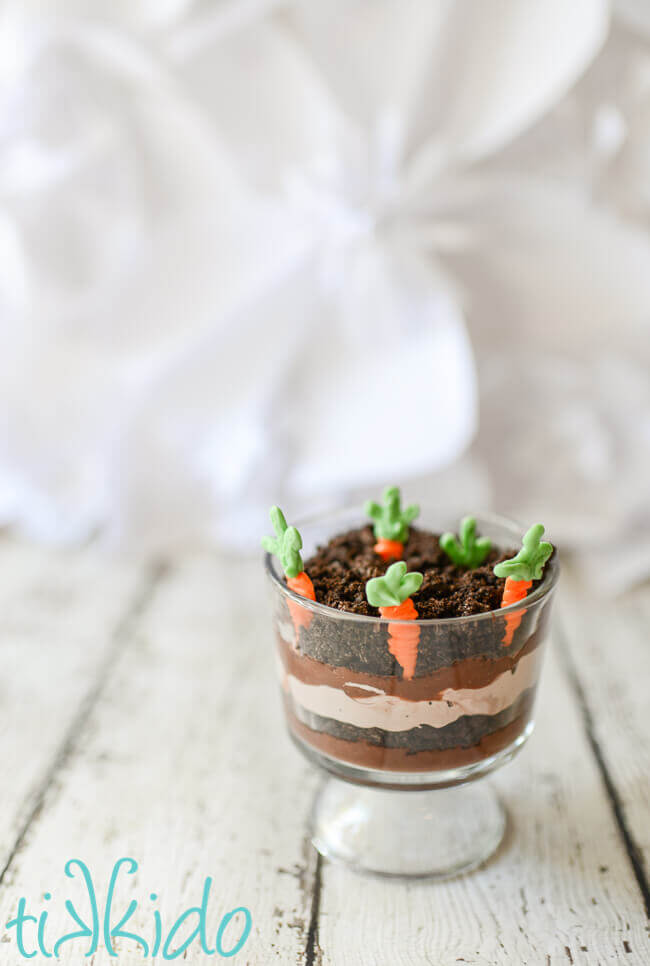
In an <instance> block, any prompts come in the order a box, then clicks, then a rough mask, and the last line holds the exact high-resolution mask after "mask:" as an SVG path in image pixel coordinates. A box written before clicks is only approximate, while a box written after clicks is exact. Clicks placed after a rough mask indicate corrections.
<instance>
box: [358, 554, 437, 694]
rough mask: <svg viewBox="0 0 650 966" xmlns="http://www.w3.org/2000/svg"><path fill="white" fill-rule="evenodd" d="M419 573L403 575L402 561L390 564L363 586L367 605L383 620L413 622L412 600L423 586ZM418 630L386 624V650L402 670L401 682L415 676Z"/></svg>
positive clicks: (414, 616) (406, 625)
mask: <svg viewBox="0 0 650 966" xmlns="http://www.w3.org/2000/svg"><path fill="white" fill-rule="evenodd" d="M423 579H424V578H423V576H422V574H419V573H410V574H407V572H406V564H405V563H404V561H403V560H400V561H398V563H394V564H391V566H390V567H389V568H388V570H387V571H386V573H385V574H384V576H383V577H373V579H372V580H369V581H368V583H367V584H366V597H367V599H368V603H369V604H372V606H373V607H378V608H379V613H380V614H381V616H382V617H387V618H389V619H391V618H392V619H393V620H396V621H397V620H399V621H409V620H416V619H417V616H418V612H417V610H416V608H415V604H414V603H413V601H412V600H411V594H415V593H416V592H417V591H418V590H419V589H420V587H421V586H422V581H423ZM419 642H420V628H419V627H418V626H417V625H416V626H415V627H409V626H408V624H389V625H388V650H389V651H390V653H391V654H392V655H393V657H394V658H395V660H396V661H397V663H398V664H399V665H400V667H401V668H402V671H403V673H404V679H405V680H406V681H410V680H411V678H412V677H413V676H414V675H415V666H416V664H417V660H418V644H419Z"/></svg>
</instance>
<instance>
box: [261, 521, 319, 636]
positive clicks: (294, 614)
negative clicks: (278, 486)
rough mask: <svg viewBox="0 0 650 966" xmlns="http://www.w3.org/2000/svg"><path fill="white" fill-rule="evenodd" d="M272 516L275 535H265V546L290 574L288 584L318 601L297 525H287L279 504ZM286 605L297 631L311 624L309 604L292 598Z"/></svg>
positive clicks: (299, 592) (294, 589) (302, 595)
mask: <svg viewBox="0 0 650 966" xmlns="http://www.w3.org/2000/svg"><path fill="white" fill-rule="evenodd" d="M269 516H270V517H271V523H272V524H273V529H274V530H275V537H262V546H263V547H264V549H265V550H266V551H268V553H273V554H275V556H276V557H277V558H278V560H279V561H280V563H281V565H282V569H283V570H284V572H285V574H286V577H287V587H289V588H290V589H291V590H293V592H294V593H296V594H300V596H301V597H308V598H309V600H316V594H315V593H314V585H313V584H312V582H311V578H310V577H309V575H308V574H306V573H305V571H304V568H303V563H302V557H301V555H300V551H301V550H302V537H301V536H300V534H299V532H298V531H297V530H296V528H295V527H289V526H287V521H286V520H285V518H284V513H283V512H282V510H281V509H280V507H279V506H272V507H271V510H270V513H269ZM287 604H288V606H289V613H290V614H291V619H292V621H293V626H294V627H295V629H296V634H298V633H299V632H300V628H301V627H309V625H310V624H311V619H312V616H313V615H312V613H311V611H309V610H307V608H306V607H301V606H300V604H297V603H296V602H295V601H293V600H289V601H287Z"/></svg>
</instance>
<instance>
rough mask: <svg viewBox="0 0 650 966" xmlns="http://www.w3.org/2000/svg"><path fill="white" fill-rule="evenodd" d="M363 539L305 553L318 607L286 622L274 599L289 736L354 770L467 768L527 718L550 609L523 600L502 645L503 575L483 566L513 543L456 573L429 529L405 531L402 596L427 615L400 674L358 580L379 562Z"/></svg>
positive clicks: (344, 539)
mask: <svg viewBox="0 0 650 966" xmlns="http://www.w3.org/2000/svg"><path fill="white" fill-rule="evenodd" d="M373 544H374V536H373V533H372V530H371V528H370V527H362V528H359V529H357V530H351V531H348V532H347V533H345V534H340V535H338V536H336V537H334V538H333V539H332V540H331V541H330V542H329V543H328V544H327V545H326V546H325V547H321V548H319V550H318V552H317V553H316V554H315V555H314V556H313V557H311V558H310V559H309V560H307V561H305V570H306V571H307V573H308V574H309V575H310V577H311V578H312V581H313V583H314V588H315V592H316V598H317V602H318V603H321V604H325V605H326V607H327V610H325V609H323V610H322V611H318V612H317V611H309V612H308V611H307V610H306V609H305V611H304V617H305V620H297V619H296V611H295V606H296V605H295V601H292V609H293V613H292V609H290V608H289V607H288V606H287V599H286V598H285V597H284V596H283V595H279V598H278V601H277V608H276V638H277V653H278V673H279V676H280V680H281V684H282V688H283V693H284V699H285V707H286V711H287V718H288V722H289V726H290V729H291V730H292V732H293V733H294V735H295V736H296V737H297V738H298V739H299V740H300V741H301V742H305V743H307V744H309V745H310V746H311V747H312V748H314V749H315V750H317V751H320V752H323V753H324V754H326V755H328V756H330V757H332V758H336V759H340V760H342V761H345V762H348V763H349V764H353V765H355V766H357V767H362V768H363V767H365V768H372V769H381V770H386V771H408V772H414V771H436V770H441V769H442V770H446V769H450V768H456V767H459V766H462V765H465V764H472V763H474V762H477V761H480V760H482V759H483V758H486V757H489V756H491V755H493V754H496V753H497V752H498V751H501V750H502V749H503V748H506V747H507V746H508V745H510V744H512V742H514V741H515V740H516V738H517V737H518V736H519V735H520V734H521V733H522V732H523V731H524V729H525V728H526V726H527V724H528V722H529V721H530V715H531V710H532V706H533V698H534V693H535V689H536V686H537V681H538V679H539V673H540V662H541V653H542V650H541V648H540V647H539V645H540V644H541V643H542V641H543V639H544V637H545V633H546V625H547V622H548V616H549V611H550V608H549V607H548V606H547V604H548V599H544V598H542V599H540V600H538V601H535V602H534V603H533V604H532V605H531V606H530V607H527V608H526V609H525V611H526V612H525V613H524V614H523V617H522V620H521V623H520V625H519V627H518V628H517V629H516V631H515V633H514V637H513V640H512V643H511V644H510V645H509V646H507V647H506V646H504V644H503V638H504V635H505V631H506V622H505V619H504V618H503V617H502V616H501V614H500V613H499V605H500V601H501V595H502V592H503V585H504V581H502V580H498V579H497V578H496V577H495V576H494V574H493V573H492V567H493V565H494V563H495V562H497V561H498V560H501V559H505V558H507V557H509V556H512V555H513V554H514V552H515V551H513V550H512V549H510V548H506V549H504V550H500V549H497V548H494V549H493V550H492V551H491V553H490V556H489V558H488V560H487V561H486V563H485V564H484V565H483V566H481V567H478V568H476V569H475V570H472V571H468V570H462V569H461V568H457V567H455V566H454V565H453V564H451V563H450V562H449V560H448V559H447V557H446V555H445V554H444V553H443V552H442V551H441V549H440V547H439V544H438V536H437V535H436V534H432V533H428V532H427V531H424V530H417V529H415V528H413V529H412V530H411V535H410V538H409V540H408V542H407V544H406V546H405V551H404V559H405V561H406V563H407V567H408V569H409V570H419V571H420V572H421V573H423V574H424V581H423V584H422V588H421V590H420V591H419V592H418V593H417V594H416V595H415V596H414V598H413V602H414V604H415V606H416V608H417V610H418V614H419V618H420V619H421V620H422V619H424V620H427V621H428V623H420V624H419V625H418V626H419V630H420V637H419V641H418V655H417V662H416V667H415V674H414V676H413V678H412V679H411V680H405V678H404V675H403V671H402V668H401V667H400V665H399V664H398V663H397V661H396V660H395V659H394V657H393V656H392V655H391V653H390V651H389V633H390V622H389V621H386V620H384V619H381V618H380V616H379V614H378V612H377V611H375V609H374V608H372V607H370V605H369V604H368V603H367V601H366V600H365V582H366V580H368V579H370V578H371V577H373V576H378V575H380V574H382V573H384V572H385V571H386V569H387V566H388V564H386V563H384V561H382V560H381V558H379V557H377V555H376V554H375V553H374V550H373ZM362 594H363V597H362V596H361V595H362ZM354 615H360V616H361V618H362V619H361V620H359V619H358V618H357V619H355V616H354ZM463 617H464V618H465V620H463V619H462V618H463ZM436 618H438V619H436ZM441 618H442V619H441ZM454 618H460V619H458V620H455V619H454ZM467 618H469V620H468V619H467Z"/></svg>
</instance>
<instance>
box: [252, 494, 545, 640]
mask: <svg viewBox="0 0 650 966" xmlns="http://www.w3.org/2000/svg"><path fill="white" fill-rule="evenodd" d="M425 507H426V508H427V509H431V505H430V504H425ZM354 511H356V512H358V514H359V516H362V511H361V510H360V509H359V507H354V506H344V507H339V508H338V509H337V510H327V511H324V512H321V513H316V514H313V515H311V516H309V517H302V518H301V519H300V520H298V521H297V522H296V524H295V525H296V526H297V527H298V529H300V528H301V527H305V526H310V525H311V524H313V523H316V522H323V521H325V520H327V518H328V517H334V516H338V515H343V514H345V513H346V512H347V513H352V512H354ZM473 516H475V518H476V522H477V524H480V523H481V522H484V523H492V524H495V525H497V526H503V527H504V528H506V529H511V530H516V531H518V532H519V533H520V535H521V537H523V535H524V533H525V532H526V528H524V527H523V526H522V525H521V524H519V523H518V522H517V521H516V520H512V519H510V518H509V517H504V516H500V515H499V514H497V513H489V512H484V513H476V514H473ZM332 536H334V534H332ZM553 547H554V550H555V552H554V554H553V556H552V558H551V559H550V560H549V562H548V563H547V565H546V567H545V568H544V575H543V577H542V580H541V583H540V584H539V586H537V587H536V588H535V590H534V591H533V592H532V594H530V595H528V596H527V597H525V598H524V599H523V600H521V601H516V602H515V603H514V604H508V606H507V607H499V608H498V609H497V610H487V611H481V613H480V614H466V615H463V616H460V617H418V618H416V619H414V620H403V619H396V618H390V617H375V616H373V615H372V614H355V613H354V612H353V611H349V610H338V609H337V608H336V607H330V606H329V605H328V604H321V603H319V602H318V601H316V600H310V599H309V598H308V597H301V596H300V594H296V593H295V591H293V590H291V588H290V587H288V586H287V585H286V583H285V582H284V574H283V573H282V571H281V570H280V571H279V561H277V558H276V557H274V555H273V554H270V553H268V552H266V553H265V554H264V568H265V570H266V573H267V575H268V577H269V578H270V580H271V582H272V583H273V584H275V585H276V587H277V588H278V589H279V590H280V592H281V593H282V594H284V596H285V597H287V598H288V599H289V600H292V601H294V602H295V603H297V604H300V605H301V606H302V607H304V608H306V609H307V610H310V611H312V612H313V613H314V614H320V615H321V616H322V617H329V618H330V620H332V619H337V620H349V621H357V622H362V623H371V624H409V625H410V626H411V627H412V626H413V625H414V624H415V625H420V626H422V627H431V626H439V625H442V624H460V623H462V622H469V621H480V620H488V619H489V620H495V618H497V617H502V616H503V615H505V614H510V613H513V612H515V611H520V610H522V607H523V606H524V603H525V606H526V607H529V606H530V605H531V604H534V603H537V601H539V600H542V598H544V597H546V596H547V594H549V593H550V592H551V591H552V590H553V589H554V587H555V585H556V583H557V581H558V578H559V576H560V563H559V560H558V550H557V546H556V545H555V544H553ZM278 571H279V572H278ZM416 606H417V605H416Z"/></svg>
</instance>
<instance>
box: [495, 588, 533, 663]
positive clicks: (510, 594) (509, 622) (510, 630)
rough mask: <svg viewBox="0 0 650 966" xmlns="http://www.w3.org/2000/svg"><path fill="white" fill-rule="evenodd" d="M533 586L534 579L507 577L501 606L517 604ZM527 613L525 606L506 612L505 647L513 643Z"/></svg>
mask: <svg viewBox="0 0 650 966" xmlns="http://www.w3.org/2000/svg"><path fill="white" fill-rule="evenodd" d="M532 586H533V582H532V580H513V579H512V577H506V585H505V587H504V588H503V597H502V598H501V606H502V607H509V606H510V604H516V603H517V602H518V601H520V600H523V599H524V597H525V596H526V594H527V593H528V591H529V590H530V588H531V587H532ZM525 613H526V610H525V608H524V609H523V610H516V611H514V612H513V613H512V614H506V632H505V634H504V637H503V642H502V643H503V646H504V647H509V646H510V644H512V639H513V637H514V634H515V631H516V630H517V628H518V627H519V625H520V624H521V621H522V618H523V616H524V614H525Z"/></svg>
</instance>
